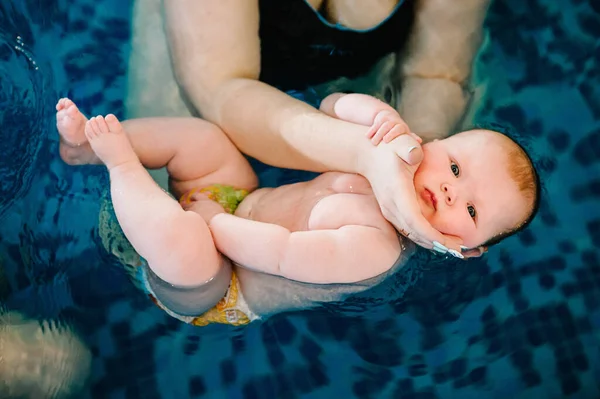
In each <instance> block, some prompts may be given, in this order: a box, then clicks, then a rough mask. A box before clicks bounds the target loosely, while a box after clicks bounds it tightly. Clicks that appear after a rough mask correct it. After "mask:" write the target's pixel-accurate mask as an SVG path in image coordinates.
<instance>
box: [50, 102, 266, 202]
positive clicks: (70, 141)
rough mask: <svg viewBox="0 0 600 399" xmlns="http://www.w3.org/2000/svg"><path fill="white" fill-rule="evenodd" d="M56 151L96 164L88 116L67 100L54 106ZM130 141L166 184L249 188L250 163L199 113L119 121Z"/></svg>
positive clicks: (177, 189) (182, 188)
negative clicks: (166, 179) (162, 172)
mask: <svg viewBox="0 0 600 399" xmlns="http://www.w3.org/2000/svg"><path fill="white" fill-rule="evenodd" d="M56 109H57V113H56V124H57V128H58V132H59V134H60V140H61V144H60V154H61V157H62V158H63V160H64V161H65V162H66V163H68V164H70V165H81V164H90V163H91V164H99V163H102V162H101V161H100V159H98V157H97V156H96V154H94V151H93V150H92V148H91V147H90V145H89V143H88V142H87V138H86V135H85V132H84V127H85V123H86V122H87V120H88V119H87V118H86V117H85V116H84V115H83V114H82V113H81V112H80V111H79V109H77V106H76V105H75V104H74V103H73V102H72V101H71V100H69V99H66V98H63V99H61V100H59V102H58V104H57V105H56ZM123 127H124V129H125V131H126V133H127V136H128V137H129V140H130V143H131V145H132V147H133V149H134V151H135V153H136V154H137V156H138V157H139V159H140V161H141V163H142V164H143V165H144V166H145V167H146V168H148V169H155V168H162V167H164V166H166V167H167V170H168V172H169V176H170V179H171V189H172V191H173V192H174V194H175V195H176V196H177V197H179V196H181V195H182V194H183V193H185V192H187V191H189V190H191V189H193V188H199V187H204V186H208V185H211V184H225V185H231V186H234V187H237V188H244V189H250V190H251V189H254V188H255V187H256V185H257V178H256V175H255V174H254V172H253V171H252V168H251V167H250V164H249V163H248V162H247V161H246V159H245V158H244V156H243V155H242V154H241V153H240V152H239V151H238V150H237V148H235V146H234V145H233V143H231V141H230V140H229V139H228V138H227V136H226V135H225V133H223V131H222V130H221V129H219V128H218V127H217V126H215V125H213V124H211V123H209V122H206V121H203V120H202V119H198V118H143V119H132V120H128V121H125V122H123Z"/></svg>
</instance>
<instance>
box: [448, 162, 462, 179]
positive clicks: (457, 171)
mask: <svg viewBox="0 0 600 399" xmlns="http://www.w3.org/2000/svg"><path fill="white" fill-rule="evenodd" d="M450 169H451V170H452V173H454V176H456V177H458V175H460V168H459V167H458V165H457V164H455V163H454V162H450Z"/></svg>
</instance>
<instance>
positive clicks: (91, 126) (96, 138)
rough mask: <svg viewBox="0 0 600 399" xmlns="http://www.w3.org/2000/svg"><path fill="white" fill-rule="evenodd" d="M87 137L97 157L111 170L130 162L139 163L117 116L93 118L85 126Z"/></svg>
mask: <svg viewBox="0 0 600 399" xmlns="http://www.w3.org/2000/svg"><path fill="white" fill-rule="evenodd" d="M85 136H86V137H87V140H88V142H89V143H90V146H91V147H92V150H93V151H94V153H95V154H96V156H97V157H98V158H99V159H100V160H101V161H102V162H103V163H104V164H105V165H106V167H107V168H108V169H109V170H110V169H112V168H114V167H117V166H120V165H123V164H126V163H129V162H135V163H139V159H138V157H137V155H136V154H135V152H134V151H133V148H132V147H131V143H130V142H129V138H128V137H127V134H126V133H125V130H123V126H122V125H121V123H120V122H119V121H118V120H117V117H116V116H114V115H112V114H109V115H107V116H106V118H104V117H102V116H96V117H95V118H91V119H90V120H89V121H87V123H86V124H85Z"/></svg>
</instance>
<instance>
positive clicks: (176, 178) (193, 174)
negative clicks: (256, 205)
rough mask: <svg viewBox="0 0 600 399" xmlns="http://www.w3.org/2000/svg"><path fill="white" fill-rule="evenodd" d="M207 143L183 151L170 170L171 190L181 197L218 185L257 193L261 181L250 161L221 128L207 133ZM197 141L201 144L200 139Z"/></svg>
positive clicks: (205, 136)
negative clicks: (190, 192) (256, 189)
mask: <svg viewBox="0 0 600 399" xmlns="http://www.w3.org/2000/svg"><path fill="white" fill-rule="evenodd" d="M203 133H204V137H202V140H203V143H202V144H200V143H199V142H198V143H196V145H191V144H192V143H190V146H189V147H187V148H186V149H183V150H182V151H181V152H180V153H179V154H178V155H177V156H176V157H177V159H173V160H172V161H171V162H170V163H169V166H168V171H169V175H170V188H171V190H172V191H173V193H174V194H175V195H177V196H181V195H182V194H184V193H186V192H188V191H190V190H192V189H197V188H203V187H207V186H211V185H214V184H221V185H226V186H232V187H235V188H238V189H246V190H249V191H250V190H253V189H255V188H256V187H257V185H258V178H257V176H256V174H255V173H254V170H253V169H252V167H251V166H250V163H249V162H248V160H247V159H246V158H245V157H244V155H243V154H242V153H241V152H240V151H239V150H238V149H237V148H236V147H235V145H234V144H233V143H232V142H231V141H230V140H229V139H228V138H227V136H226V135H225V134H224V133H223V132H222V131H221V130H220V129H219V128H217V127H214V128H211V129H207V130H205V131H204V132H203ZM196 140H197V141H199V140H201V139H200V138H196Z"/></svg>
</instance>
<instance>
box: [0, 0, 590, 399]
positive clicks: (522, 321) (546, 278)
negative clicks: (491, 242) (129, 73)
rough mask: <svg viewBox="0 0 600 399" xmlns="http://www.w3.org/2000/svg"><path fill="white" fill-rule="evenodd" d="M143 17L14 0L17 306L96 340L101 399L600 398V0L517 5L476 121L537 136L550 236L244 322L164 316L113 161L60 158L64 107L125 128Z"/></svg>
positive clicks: (8, 261)
mask: <svg viewBox="0 0 600 399" xmlns="http://www.w3.org/2000/svg"><path fill="white" fill-rule="evenodd" d="M131 11H132V7H131V4H129V3H128V2H122V1H118V0H99V1H96V2H94V3H92V2H88V1H87V0H77V1H75V2H67V1H66V0H55V1H45V0H36V1H34V0H28V1H26V2H23V1H17V0H5V1H3V2H1V3H0V139H1V145H0V173H1V178H0V266H1V269H2V270H3V272H2V273H0V301H1V302H0V304H1V305H2V306H0V307H4V308H5V310H10V311H18V312H20V313H21V314H23V315H25V316H26V317H28V318H31V319H39V320H53V321H55V322H58V323H63V324H65V325H69V326H72V328H73V329H75V331H77V333H78V334H79V335H80V336H81V339H82V340H83V342H84V343H85V345H86V346H87V347H88V348H89V350H90V351H91V354H92V356H93V359H92V364H91V376H90V380H89V389H88V391H87V392H86V393H85V394H82V397H91V398H107V397H110V398H123V397H127V398H154V397H156V398H185V397H209V398H222V397H231V398H237V397H244V398H275V397H277V398H279V397H282V398H296V397H310V398H314V397H316V398H320V397H335V398H337V397H360V398H407V399H408V398H410V399H424V398H430V399H433V398H455V397H459V398H506V397H512V398H537V397H549V398H565V397H573V398H597V397H600V206H598V204H599V199H600V65H599V63H600V5H599V3H598V2H594V1H592V2H586V1H582V0H530V1H521V0H498V1H494V2H493V3H492V6H491V8H490V11H489V14H488V17H487V19H486V41H485V44H484V47H483V48H482V50H481V52H480V54H479V57H478V59H477V62H476V67H475V72H474V77H473V80H474V84H473V90H474V93H473V94H474V97H473V102H472V104H471V107H470V111H469V113H468V114H467V117H466V120H465V124H469V123H471V122H480V121H498V122H507V123H510V124H511V125H513V126H514V127H515V128H517V129H518V130H520V131H522V132H523V134H525V135H526V136H528V137H529V138H530V142H531V143H530V146H531V148H532V149H533V151H534V153H535V155H536V156H537V157H538V158H539V164H540V166H541V177H542V180H543V181H544V183H545V191H544V198H543V201H542V206H541V209H540V213H539V215H538V217H537V219H536V220H535V221H534V222H533V224H532V225H531V227H530V228H528V229H527V230H526V231H524V232H523V233H521V234H519V235H518V236H515V237H512V238H510V239H508V240H506V241H505V242H503V243H502V244H501V245H499V246H498V247H497V248H493V249H492V250H491V251H490V253H489V254H488V255H486V256H485V257H483V258H482V259H478V260H472V261H469V262H458V261H450V262H447V261H445V262H443V260H442V259H440V258H437V257H434V256H432V255H430V254H428V253H426V252H420V253H418V254H416V255H415V256H414V258H413V259H411V261H410V262H409V264H408V265H407V266H406V267H405V268H404V269H402V270H401V271H400V272H398V273H397V275H395V276H394V277H392V278H390V279H389V281H386V283H384V284H383V285H382V286H381V287H377V288H376V289H375V290H373V292H372V293H371V295H370V297H371V299H370V300H365V299H361V300H350V301H348V302H346V303H342V304H331V305H328V306H323V307H322V308H319V309H316V310H311V311H305V312H293V313H286V314H281V315H277V316H274V317H272V318H269V319H268V320H266V321H260V322H256V323H252V324H251V325H249V326H247V327H243V328H231V327H227V326H221V325H211V326H208V327H203V328H197V327H192V326H189V325H185V324H182V323H180V322H178V321H176V320H174V319H172V318H170V317H168V316H167V315H165V314H164V313H163V312H162V311H160V310H159V309H158V308H156V307H155V306H154V305H153V304H152V303H151V302H150V301H149V300H148V299H147V298H146V297H145V296H144V295H143V293H141V292H140V291H139V290H137V289H136V288H135V287H134V286H133V285H132V284H131V282H130V280H129V278H128V277H127V275H126V273H124V271H123V270H122V268H120V267H119V266H118V265H116V264H115V263H114V262H113V261H112V259H111V258H110V257H109V256H108V254H106V253H105V252H104V250H103V249H102V246H101V245H100V242H99V241H100V239H99V236H98V226H97V225H98V212H99V208H100V204H101V198H102V196H103V195H104V193H105V189H106V187H107V185H108V180H107V176H106V173H105V171H104V169H103V168H101V167H93V166H88V167H79V168H73V167H68V166H66V165H64V164H63V163H62V162H61V160H60V158H59V157H58V139H57V132H56V130H55V127H54V104H55V103H56V100H57V99H58V98H59V97H62V96H67V95H68V96H69V97H70V98H72V99H73V100H75V101H76V102H77V103H78V104H79V105H80V108H81V109H82V111H83V112H84V113H86V114H88V115H95V114H105V113H108V112H112V113H115V114H116V115H117V116H118V117H124V116H125V115H124V113H125V111H124V105H123V99H124V98H125V94H126V93H125V89H126V70H127V57H128V54H129V40H130V35H131V31H130V26H129V22H130V19H131ZM266 175H268V177H269V179H274V180H275V181H277V182H279V183H281V182H282V181H284V180H286V181H287V180H290V179H297V178H299V176H300V175H299V174H298V173H292V174H291V175H290V174H289V173H283V172H281V171H274V170H269V171H264V172H263V177H264V176H266ZM506 211H507V212H510V210H509V209H507V210H506ZM0 348H2V346H1V345H0Z"/></svg>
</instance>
